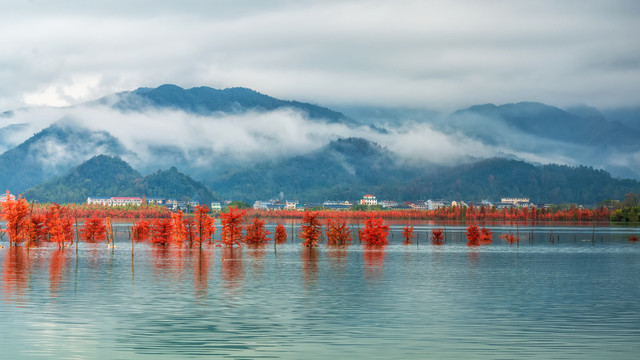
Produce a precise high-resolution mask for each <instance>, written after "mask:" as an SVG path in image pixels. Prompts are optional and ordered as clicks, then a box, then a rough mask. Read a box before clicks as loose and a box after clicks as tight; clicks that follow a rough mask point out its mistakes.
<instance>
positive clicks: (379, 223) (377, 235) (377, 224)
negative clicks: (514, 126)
mask: <svg viewBox="0 0 640 360" xmlns="http://www.w3.org/2000/svg"><path fill="white" fill-rule="evenodd" d="M383 222H384V220H383V219H382V218H374V217H370V218H367V219H366V220H365V222H364V228H363V229H362V231H361V234H360V236H361V238H360V239H361V240H362V242H363V243H364V244H365V245H367V246H371V247H381V246H385V245H387V244H388V243H389V241H388V240H387V235H388V234H389V225H383Z"/></svg>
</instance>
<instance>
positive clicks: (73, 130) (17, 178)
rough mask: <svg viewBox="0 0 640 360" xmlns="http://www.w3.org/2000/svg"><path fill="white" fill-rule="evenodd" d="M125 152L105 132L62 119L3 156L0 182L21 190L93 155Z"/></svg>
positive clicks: (121, 146)
mask: <svg viewBox="0 0 640 360" xmlns="http://www.w3.org/2000/svg"><path fill="white" fill-rule="evenodd" d="M126 153H127V150H126V149H125V147H124V146H123V145H122V143H120V141H119V140H118V139H116V138H114V137H113V136H111V135H110V134H109V133H107V132H106V131H96V130H89V129H86V128H84V127H82V126H80V125H78V124H77V123H75V122H74V121H69V120H61V121H58V122H56V123H54V124H53V125H51V126H49V127H47V128H46V129H44V130H42V131H40V132H39V133H37V134H35V135H33V136H32V137H31V138H29V139H28V140H27V141H25V142H24V143H22V144H20V145H18V146H17V147H15V148H12V149H10V150H8V151H6V152H4V153H3V154H1V155H0V169H2V171H1V172H0V184H1V185H3V186H4V188H6V189H10V190H11V191H13V192H16V193H21V192H22V191H24V190H25V189H27V188H29V187H31V186H34V185H37V184H40V183H42V182H43V181H45V180H47V179H49V178H51V177H54V176H58V175H61V174H64V173H66V172H67V171H68V170H69V168H71V167H73V166H76V165H78V164H80V163H81V162H82V161H83V160H85V159H88V158H90V157H92V156H95V155H99V154H111V155H125V154H126Z"/></svg>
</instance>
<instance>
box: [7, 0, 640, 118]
mask: <svg viewBox="0 0 640 360" xmlns="http://www.w3.org/2000/svg"><path fill="white" fill-rule="evenodd" d="M639 8H640V6H639V5H638V4H637V2H634V1H604V0H592V1H577V0H575V1H562V2H558V1H546V0H543V1H517V2H506V1H498V0H495V1H483V2H477V1H465V0H455V1H443V0H439V1H418V0H415V1H411V0H407V1H396V2H385V1H364V0H362V1H323V2H305V3H301V2H297V1H277V2H272V1H269V2H261V1H234V2H225V1H186V2H180V3H175V2H171V1H159V2H155V3H154V4H153V6H149V5H148V3H147V2H143V1H131V0H129V1H126V2H122V1H111V2H103V3H100V4H97V5H96V4H87V3H85V2H82V1H59V2H55V4H53V3H51V4H50V3H49V2H46V1H33V2H20V3H15V2H12V3H11V6H3V9H7V11H3V12H2V14H0V31H1V32H2V33H3V34H10V36H6V37H5V38H4V40H3V49H2V50H1V51H0V109H3V110H7V109H13V108H19V107H21V106H23V105H25V104H33V103H39V104H43V103H44V104H49V105H62V104H68V103H77V102H81V101H85V100H87V99H88V98H90V97H99V96H102V95H106V94H109V93H112V92H114V91H118V90H131V89H134V88H137V87H139V86H157V85H160V84H162V83H176V84H179V85H182V86H185V87H191V86H199V85H209V86H213V87H230V86H246V87H251V88H254V89H256V90H259V91H261V92H263V93H267V94H270V95H274V96H276V97H280V98H286V99H298V100H303V101H312V102H315V103H322V104H325V105H332V104H380V103H384V104H388V105H410V106H414V107H416V106H421V107H432V108H445V109H452V108H458V107H466V106H468V105H472V104H475V103H485V102H494V103H505V102H515V101H522V100H531V101H542V102H546V103H550V104H552V105H559V106H563V105H567V104H575V103H586V104H591V105H596V106H604V105H629V104H637V102H638V100H637V97H636V96H635V94H637V93H640V62H638V61H637V59H638V58H640V45H639V43H638V42H637V40H636V34H638V33H640V22H638V21H637V18H638V14H639V13H640V11H639V10H638V9H639Z"/></svg>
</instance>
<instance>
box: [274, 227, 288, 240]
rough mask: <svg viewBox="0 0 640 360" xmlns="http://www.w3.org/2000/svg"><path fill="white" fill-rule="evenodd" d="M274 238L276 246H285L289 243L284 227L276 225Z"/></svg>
mask: <svg viewBox="0 0 640 360" xmlns="http://www.w3.org/2000/svg"><path fill="white" fill-rule="evenodd" d="M273 238H274V239H273V240H274V241H275V242H276V244H284V243H286V242H287V229H285V227H284V225H282V224H278V225H276V233H275V235H274V236H273Z"/></svg>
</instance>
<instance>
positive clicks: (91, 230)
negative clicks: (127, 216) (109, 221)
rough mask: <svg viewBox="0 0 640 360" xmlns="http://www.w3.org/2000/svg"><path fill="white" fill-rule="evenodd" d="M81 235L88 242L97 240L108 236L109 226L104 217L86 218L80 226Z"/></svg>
mask: <svg viewBox="0 0 640 360" xmlns="http://www.w3.org/2000/svg"><path fill="white" fill-rule="evenodd" d="M80 237H81V238H82V240H84V241H86V242H95V241H100V240H105V239H106V238H107V226H106V225H105V224H104V219H98V218H92V219H87V220H85V222H84V224H82V228H80Z"/></svg>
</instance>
